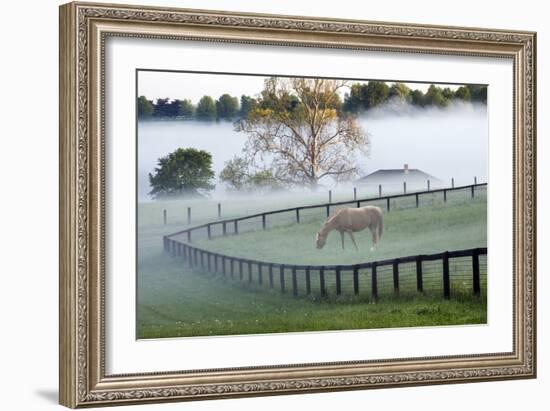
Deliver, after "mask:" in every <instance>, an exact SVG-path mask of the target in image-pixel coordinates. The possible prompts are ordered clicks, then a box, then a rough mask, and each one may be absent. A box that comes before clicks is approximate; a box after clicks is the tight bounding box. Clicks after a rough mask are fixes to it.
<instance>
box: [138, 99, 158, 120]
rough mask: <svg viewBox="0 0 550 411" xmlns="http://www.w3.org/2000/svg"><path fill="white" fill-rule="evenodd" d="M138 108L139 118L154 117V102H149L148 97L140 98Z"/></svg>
mask: <svg viewBox="0 0 550 411" xmlns="http://www.w3.org/2000/svg"><path fill="white" fill-rule="evenodd" d="M137 108H138V117H151V116H152V115H153V111H154V110H155V106H153V102H152V101H149V100H147V97H145V96H139V98H138V101H137Z"/></svg>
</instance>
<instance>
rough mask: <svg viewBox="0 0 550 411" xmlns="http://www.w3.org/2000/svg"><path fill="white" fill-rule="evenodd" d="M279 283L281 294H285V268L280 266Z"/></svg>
mask: <svg viewBox="0 0 550 411" xmlns="http://www.w3.org/2000/svg"><path fill="white" fill-rule="evenodd" d="M279 283H280V284H281V292H282V293H284V292H285V266H284V265H281V266H280V268H279Z"/></svg>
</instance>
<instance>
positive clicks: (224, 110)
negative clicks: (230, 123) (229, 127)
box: [216, 94, 239, 120]
mask: <svg viewBox="0 0 550 411" xmlns="http://www.w3.org/2000/svg"><path fill="white" fill-rule="evenodd" d="M216 112H217V115H218V119H220V120H231V119H233V118H234V117H236V116H237V114H238V112H239V99H237V97H231V96H230V95H229V94H222V95H221V96H220V98H219V99H218V100H217V101H216Z"/></svg>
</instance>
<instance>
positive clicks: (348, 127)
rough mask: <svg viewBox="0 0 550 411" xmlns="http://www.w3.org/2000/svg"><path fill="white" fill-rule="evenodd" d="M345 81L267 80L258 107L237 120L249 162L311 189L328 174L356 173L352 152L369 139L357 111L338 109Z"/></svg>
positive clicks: (362, 147)
mask: <svg viewBox="0 0 550 411" xmlns="http://www.w3.org/2000/svg"><path fill="white" fill-rule="evenodd" d="M346 86H347V83H346V82H345V81H339V80H327V79H305V78H290V79H287V78H276V77H274V78H270V79H267V80H266V81H265V84H264V89H263V90H262V92H261V97H260V98H259V99H258V104H257V107H255V108H253V109H251V110H250V111H249V113H248V116H247V117H246V118H244V119H242V120H240V121H239V122H238V123H236V130H237V131H240V132H243V133H245V134H246V135H247V137H248V140H247V143H246V145H245V148H244V153H245V157H246V161H247V163H248V165H249V166H250V167H259V168H261V169H263V170H270V172H271V173H272V176H273V178H274V179H275V180H277V181H279V182H280V183H281V184H289V185H306V186H309V187H311V188H313V189H315V188H316V187H317V185H318V183H319V180H320V179H322V178H323V177H325V176H330V177H332V178H334V179H335V180H337V181H340V180H345V179H348V178H351V177H352V176H354V175H356V174H357V172H358V166H357V164H355V162H354V161H353V155H354V154H355V153H357V152H359V151H362V152H366V151H367V149H368V138H367V135H366V133H365V132H364V131H363V130H362V129H361V127H360V126H359V123H358V122H357V119H356V117H355V116H349V115H343V114H342V113H341V112H340V111H339V109H337V108H336V107H339V106H340V105H341V101H340V98H339V96H338V93H339V91H340V90H341V89H342V88H344V87H346Z"/></svg>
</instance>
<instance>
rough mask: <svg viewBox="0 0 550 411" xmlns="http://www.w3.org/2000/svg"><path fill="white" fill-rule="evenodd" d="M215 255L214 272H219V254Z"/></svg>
mask: <svg viewBox="0 0 550 411" xmlns="http://www.w3.org/2000/svg"><path fill="white" fill-rule="evenodd" d="M212 255H213V257H214V272H215V273H217V272H218V254H212Z"/></svg>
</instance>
